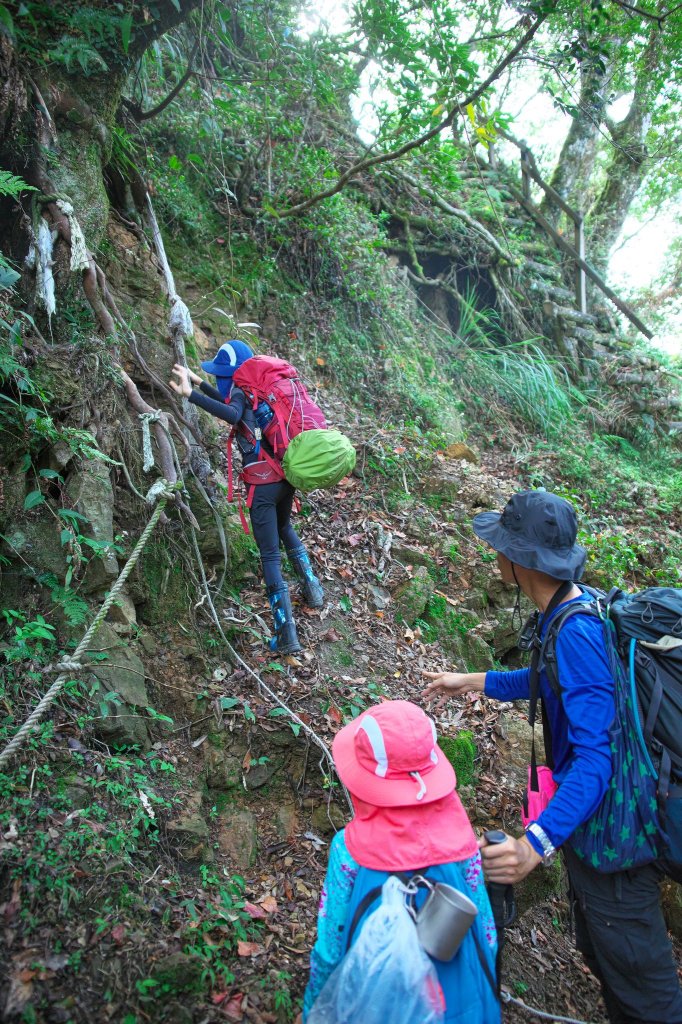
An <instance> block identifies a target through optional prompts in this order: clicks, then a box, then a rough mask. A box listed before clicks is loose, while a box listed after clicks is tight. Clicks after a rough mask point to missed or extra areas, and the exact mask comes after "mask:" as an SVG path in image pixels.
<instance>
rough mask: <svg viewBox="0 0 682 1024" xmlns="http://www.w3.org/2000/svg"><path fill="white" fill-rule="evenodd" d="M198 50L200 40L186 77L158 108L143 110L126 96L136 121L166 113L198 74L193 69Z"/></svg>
mask: <svg viewBox="0 0 682 1024" xmlns="http://www.w3.org/2000/svg"><path fill="white" fill-rule="evenodd" d="M198 49H199V40H197V41H196V42H195V43H194V46H193V47H192V52H191V53H190V55H189V60H188V61H187V71H185V73H184V75H183V76H182V78H181V79H180V80H179V82H177V84H176V85H174V86H173V88H172V89H171V91H170V92H169V93H168V95H167V96H166V97H165V99H162V100H161V102H160V103H157V104H156V106H155V107H152V109H151V110H142V108H141V107H140V105H139V104H138V103H133V101H132V100H129V99H127V98H126V97H125V96H124V97H123V102H124V104H125V106H126V107H127V108H128V110H129V111H130V114H131V116H132V117H133V119H134V120H135V121H138V122H139V121H148V120H149V119H150V118H151V117H156V115H157V114H160V113H161V112H162V111H164V110H165V109H166V107H167V106H169V105H170V104H171V103H172V102H173V100H174V99H175V97H176V96H177V95H178V93H179V92H180V91H181V90H182V89H184V87H185V86H186V85H187V83H188V82H189V80H190V78H192V77H193V76H194V75H195V74H196V72H195V71H194V69H193V68H192V64H193V63H194V58H195V57H196V53H197V50H198Z"/></svg>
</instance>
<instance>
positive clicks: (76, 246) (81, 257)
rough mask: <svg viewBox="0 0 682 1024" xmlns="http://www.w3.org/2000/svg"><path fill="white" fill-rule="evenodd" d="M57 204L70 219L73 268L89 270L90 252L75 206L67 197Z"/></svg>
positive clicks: (75, 269)
mask: <svg viewBox="0 0 682 1024" xmlns="http://www.w3.org/2000/svg"><path fill="white" fill-rule="evenodd" d="M57 206H58V207H59V209H60V210H61V211H62V213H64V214H65V215H66V217H67V218H68V221H69V228H70V231H71V264H70V266H71V269H72V270H73V271H74V272H75V271H78V270H81V271H82V270H87V269H88V267H89V266H90V254H89V252H88V247H87V245H86V242H85V236H84V234H83V231H82V229H81V226H80V224H79V223H78V221H77V219H76V214H75V212H74V209H73V206H72V204H71V203H70V202H69V201H68V200H66V199H58V200H57Z"/></svg>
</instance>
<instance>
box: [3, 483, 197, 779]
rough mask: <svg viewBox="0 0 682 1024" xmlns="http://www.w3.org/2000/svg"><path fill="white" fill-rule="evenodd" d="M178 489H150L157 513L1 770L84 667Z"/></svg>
mask: <svg viewBox="0 0 682 1024" xmlns="http://www.w3.org/2000/svg"><path fill="white" fill-rule="evenodd" d="M176 490H178V485H171V484H169V483H168V482H167V481H166V480H158V481H157V482H156V483H155V484H154V485H153V487H152V488H151V489H150V491H149V493H148V494H147V498H146V500H147V502H149V503H150V504H151V502H154V501H158V504H157V506H156V508H155V509H154V512H153V513H152V516H151V518H150V520H149V522H148V523H147V525H146V526H145V528H144V530H143V532H142V534H141V536H140V539H139V540H138V542H137V544H136V545H135V547H134V548H133V550H132V552H131V555H130V558H129V559H128V561H127V562H126V564H125V565H124V567H123V569H122V570H121V573H120V575H119V577H118V579H117V580H116V582H115V583H114V585H113V587H112V588H111V590H110V591H109V594H108V595H107V597H106V598H105V599H104V602H103V603H102V607H101V608H100V610H99V611H98V613H97V615H96V616H95V618H94V619H93V620H92V623H91V624H90V628H89V629H88V631H87V633H86V634H85V636H84V637H83V639H82V640H81V642H80V643H79V645H78V647H77V648H76V650H75V651H74V652H73V654H72V655H71V656H70V657H68V658H64V659H62V661H61V662H60V664H59V665H58V666H57V667H58V668H59V669H61V670H62V671H61V673H60V675H59V676H58V677H57V679H55V681H54V683H53V684H52V686H51V687H50V689H49V690H48V691H47V693H46V694H45V696H44V697H43V698H42V699H41V700H40V701H39V703H38V704H37V705H36V707H35V709H34V711H33V712H32V713H31V715H30V716H29V717H28V718H27V719H26V721H25V722H24V724H23V725H22V727H21V729H19V732H18V733H17V734H16V735H15V736H14V737H13V738H12V739H11V740H10V742H9V743H8V744H7V746H6V747H5V749H4V750H3V751H2V753H0V767H2V766H3V765H4V764H6V763H7V762H8V761H9V760H11V758H12V757H13V756H14V754H16V752H17V751H18V750H19V748H20V747H21V746H23V744H24V741H25V740H26V739H27V738H28V737H29V736H30V734H31V733H32V732H33V730H34V728H35V726H36V725H37V723H38V722H39V721H40V720H41V718H42V717H43V715H44V714H45V712H46V711H47V709H48V708H49V706H50V704H52V703H53V701H54V700H56V698H57V697H58V696H59V694H60V693H61V691H62V690H63V688H64V685H65V683H66V682H67V680H68V679H70V678H71V676H72V674H73V673H74V672H78V671H79V670H80V669H81V668H82V665H81V664H80V662H79V660H78V659H79V658H80V656H81V654H82V653H83V652H84V651H86V650H87V648H88V646H89V644H90V641H91V640H92V638H93V636H94V634H95V633H96V631H97V630H98V628H99V627H100V625H101V624H102V622H103V621H104V618H105V616H106V614H107V612H108V611H109V609H110V608H111V606H112V604H113V603H114V601H115V600H116V598H117V596H118V594H119V593H120V591H121V588H122V587H123V584H124V583H125V581H126V580H127V579H128V576H129V575H130V573H131V572H132V570H133V567H134V566H135V563H136V562H137V560H138V558H139V557H140V554H141V553H142V550H143V548H144V546H145V544H146V543H147V541H148V540H149V538H150V536H151V534H152V531H153V529H154V527H155V526H156V524H157V523H158V521H159V519H160V517H161V513H162V512H163V510H164V508H165V506H166V503H167V501H168V500H169V498H171V497H172V496H173V494H174V493H175V491H176Z"/></svg>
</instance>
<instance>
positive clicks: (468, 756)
mask: <svg viewBox="0 0 682 1024" xmlns="http://www.w3.org/2000/svg"><path fill="white" fill-rule="evenodd" d="M438 746H439V747H440V748H441V750H442V751H443V753H444V754H445V756H446V757H447V759H448V761H449V762H450V764H451V765H452V767H453V768H454V769H455V775H456V776H457V786H458V788H459V789H461V788H462V787H463V786H472V785H474V784H475V782H476V769H475V764H474V762H475V760H476V744H475V742H474V735H473V733H472V732H470V731H469V730H468V729H462V730H461V731H460V732H458V733H457V735H456V736H454V737H453V736H442V737H441V738H440V739H439V740H438Z"/></svg>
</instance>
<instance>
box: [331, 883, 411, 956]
mask: <svg viewBox="0 0 682 1024" xmlns="http://www.w3.org/2000/svg"><path fill="white" fill-rule="evenodd" d="M424 871H428V868H424V869H423V870H420V871H411V872H410V873H409V874H408V873H407V872H405V871H391V872H390V874H391V875H395V877H396V878H399V879H400V881H401V882H402V883H403V885H407V883H408V882H409V881H410V879H411V878H412V876H413V875H421V877H422V878H425V879H426V880H427V881H428V880H429V878H428V875H425V874H424ZM382 889H383V885H375V886H374V888H373V889H370V890H369V892H366V893H365V895H364V896H363V897H362V899H361V900H360V902H359V903H358V905H357V907H356V908H355V913H354V914H353V920H352V921H351V923H350V928H349V929H348V938H347V939H346V952H348V950H349V949H350V947H351V943H352V941H353V936H354V935H355V929H356V928H357V926H358V924H359V923H360V921H361V920H362V917H363V915H364V913H365V911H366V910H367V908H368V907H371V905H372V904H373V903H374V901H375V900H376V899H378V898H379V896H381V890H382Z"/></svg>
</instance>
